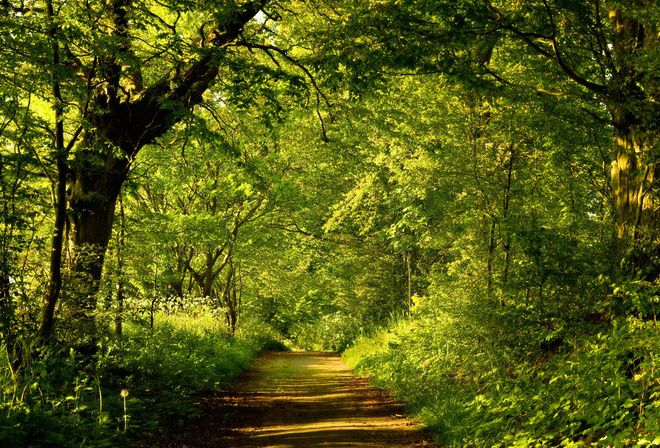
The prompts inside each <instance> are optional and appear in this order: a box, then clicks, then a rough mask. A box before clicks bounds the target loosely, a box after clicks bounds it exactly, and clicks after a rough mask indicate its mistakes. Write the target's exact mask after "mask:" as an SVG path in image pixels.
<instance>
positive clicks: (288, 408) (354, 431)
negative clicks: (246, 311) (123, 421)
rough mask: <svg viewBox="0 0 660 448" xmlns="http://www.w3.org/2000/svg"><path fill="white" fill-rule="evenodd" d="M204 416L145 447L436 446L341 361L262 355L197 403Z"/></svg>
mask: <svg viewBox="0 0 660 448" xmlns="http://www.w3.org/2000/svg"><path fill="white" fill-rule="evenodd" d="M199 402H200V404H202V405H203V406H205V408H206V409H205V413H204V417H203V418H201V419H199V420H197V421H194V422H191V423H190V424H189V425H187V426H184V427H183V428H172V429H171V430H170V431H169V432H168V433H167V434H166V435H165V436H162V437H160V438H157V439H152V440H148V441H143V442H142V443H141V444H140V445H139V446H141V447H145V448H146V447H158V448H174V447H176V448H198V447H200V448H201V447H205V448H206V447H214V448H234V447H236V448H238V447H248V448H253V447H260V448H264V447H271V448H289V447H310V448H311V447H325V448H339V447H347V446H349V447H397V448H412V447H432V446H435V445H433V444H432V443H431V442H430V441H429V439H428V438H426V437H425V436H424V434H422V433H421V431H420V426H419V424H418V423H417V422H415V421H412V420H410V419H408V418H406V417H405V416H404V414H403V407H402V406H401V405H400V404H398V403H396V402H395V401H393V400H392V399H391V398H390V397H389V396H388V395H387V394H386V393H385V392H383V391H379V390H376V389H374V388H373V387H371V386H370V385H369V383H368V380H366V379H365V378H360V377H357V376H355V375H354V374H353V373H352V370H351V368H350V367H348V366H346V365H345V364H344V363H343V362H342V360H341V358H340V357H338V356H337V355H335V354H331V353H321V352H314V353H310V352H303V353H301V352H271V353H266V354H264V355H263V356H262V357H261V358H260V359H259V361H258V362H257V363H256V365H255V367H254V368H252V369H251V370H249V371H247V372H246V373H245V374H244V375H243V376H242V377H241V378H240V380H239V381H238V383H237V384H236V386H235V387H234V388H233V389H232V390H230V391H227V392H224V393H220V392H218V393H213V394H209V395H206V396H202V397H200V398H199Z"/></svg>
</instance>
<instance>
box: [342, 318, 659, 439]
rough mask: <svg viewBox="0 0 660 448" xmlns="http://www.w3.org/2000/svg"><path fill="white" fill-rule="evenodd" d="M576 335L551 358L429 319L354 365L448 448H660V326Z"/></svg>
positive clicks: (379, 340)
mask: <svg viewBox="0 0 660 448" xmlns="http://www.w3.org/2000/svg"><path fill="white" fill-rule="evenodd" d="M436 317H437V316H436ZM459 333H460V334H459ZM569 335H570V332H569V331H565V332H564V335H563V338H562V343H561V344H557V345H556V346H551V347H548V346H544V347H542V348H539V347H538V346H537V347H536V348H534V346H533V345H531V344H530V345H528V346H525V344H524V343H520V345H518V344H519V343H515V344H512V343H511V342H512V341H509V342H507V343H503V342H502V341H498V343H493V342H492V339H491V340H490V342H489V339H488V338H484V337H481V336H479V333H478V332H477V331H472V330H471V329H466V328H463V329H457V326H456V325H452V324H451V322H448V321H442V319H438V318H430V317H428V316H424V317H418V318H416V319H413V320H403V321H399V322H397V323H396V324H395V325H394V326H393V327H391V328H390V329H389V330H388V331H387V332H381V333H378V334H376V335H374V336H373V337H371V338H362V339H361V340H358V341H357V342H356V344H355V345H354V346H353V347H351V348H350V349H349V350H347V351H346V352H345V353H344V359H346V360H347V362H348V363H349V364H351V365H353V366H356V367H357V369H358V370H359V371H361V372H362V373H365V374H369V375H372V376H373V380H374V382H375V383H376V385H378V386H380V387H384V388H387V389H389V390H391V391H393V392H394V394H395V395H396V396H397V397H398V398H399V399H400V400H402V401H404V402H406V403H407V404H408V406H409V410H410V412H411V413H413V414H415V415H416V416H417V417H419V418H420V419H421V420H422V421H423V422H424V423H425V424H426V425H427V427H428V428H429V430H431V431H432V432H434V433H435V434H436V435H437V438H438V441H439V443H440V444H441V445H442V446H452V447H474V446H480V447H545V446H565V447H582V446H607V447H624V446H658V445H660V423H659V422H660V400H659V398H660V369H659V362H660V359H659V358H658V348H659V347H660V331H659V329H658V326H657V324H656V323H655V322H654V321H648V320H641V319H639V318H634V317H628V318H617V319H613V320H612V321H611V322H609V323H608V324H605V325H602V326H600V327H592V328H591V329H590V331H588V332H584V331H583V332H580V331H575V332H573V336H572V337H570V336H569ZM459 336H461V337H459Z"/></svg>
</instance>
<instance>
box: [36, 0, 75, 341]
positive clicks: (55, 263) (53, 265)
mask: <svg viewBox="0 0 660 448" xmlns="http://www.w3.org/2000/svg"><path fill="white" fill-rule="evenodd" d="M46 16H47V19H48V22H49V30H48V33H49V37H50V39H51V45H52V47H51V50H52V55H51V56H52V61H53V67H56V68H59V65H60V49H59V42H58V37H57V28H56V26H55V23H54V11H53V2H52V1H47V2H46ZM51 81H52V86H51V88H52V94H53V106H54V110H55V141H54V143H55V155H56V157H57V181H56V182H57V186H56V197H55V204H54V206H55V224H54V225H53V239H52V242H51V250H50V266H49V279H48V288H47V289H46V294H45V296H44V304H43V308H42V315H41V326H40V328H39V338H40V339H41V340H46V339H48V338H49V337H50V336H51V335H52V333H53V326H54V322H55V305H56V304H57V301H58V299H59V297H60V292H61V290H62V247H63V241H64V222H65V218H66V185H67V172H68V165H67V157H68V151H67V150H66V149H65V147H64V121H63V120H64V102H63V101H62V94H61V91H60V80H59V79H58V77H57V74H56V73H54V74H53V78H52V80H51Z"/></svg>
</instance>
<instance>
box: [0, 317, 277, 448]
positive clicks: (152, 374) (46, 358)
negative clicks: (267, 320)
mask: <svg viewBox="0 0 660 448" xmlns="http://www.w3.org/2000/svg"><path fill="white" fill-rule="evenodd" d="M154 321H155V324H154V327H153V328H149V325H145V324H144V323H142V324H140V323H137V322H133V323H127V324H125V325H124V331H123V336H122V337H121V338H119V337H117V336H115V335H110V334H108V335H106V336H103V337H100V338H99V339H98V342H97V345H96V347H94V349H93V351H94V352H95V353H93V354H90V353H84V351H82V350H76V349H74V348H70V347H63V346H61V347H60V348H55V346H53V345H51V346H44V347H36V346H28V345H25V346H23V347H22V350H23V352H24V353H31V355H30V358H29V359H24V360H23V362H22V363H21V364H20V365H19V364H18V363H17V361H16V359H13V358H12V355H11V354H10V353H11V351H8V350H7V347H6V345H5V346H2V347H1V353H2V358H3V359H2V365H1V367H0V385H1V387H2V388H1V389H0V390H1V392H2V400H1V402H0V446H7V447H9V446H11V447H24V448H29V447H34V448H37V447H38V448H46V447H53V448H55V447H57V448H65V447H117V446H125V445H127V444H128V443H129V440H130V439H131V438H133V437H145V436H148V435H150V434H157V433H160V432H162V431H163V429H164V428H165V426H166V425H168V426H171V425H174V426H176V425H177V424H179V425H183V424H184V423H185V422H186V420H188V419H191V418H194V417H196V416H198V415H199V413H200V410H199V409H198V408H196V407H195V406H194V404H193V398H194V396H195V394H197V393H199V392H201V391H208V390H219V389H221V388H223V387H225V386H227V385H228V384H230V383H231V382H232V381H233V380H234V379H235V378H236V377H237V376H238V375H239V374H240V373H241V372H242V371H243V370H244V369H246V368H247V367H248V366H249V365H250V361H251V360H252V359H253V358H254V357H255V356H256V355H257V354H258V353H259V352H260V351H262V350H264V349H266V348H269V347H273V346H274V345H273V344H275V345H277V343H276V342H275V339H274V337H273V335H274V333H273V332H272V331H271V330H269V329H268V328H267V327H266V326H264V325H261V324H259V323H258V322H251V323H250V324H249V325H245V329H244V330H243V329H241V330H239V331H238V332H237V334H236V335H235V336H230V335H229V334H228V333H227V332H226V330H225V329H224V328H221V327H222V326H221V325H219V324H218V321H217V319H216V318H214V317H213V316H212V315H211V314H210V313H205V312H203V311H201V312H191V311H187V312H186V313H179V314H171V315H167V314H164V313H158V314H156V316H155V319H154ZM278 347H279V345H278ZM87 349H89V347H88V348H87Z"/></svg>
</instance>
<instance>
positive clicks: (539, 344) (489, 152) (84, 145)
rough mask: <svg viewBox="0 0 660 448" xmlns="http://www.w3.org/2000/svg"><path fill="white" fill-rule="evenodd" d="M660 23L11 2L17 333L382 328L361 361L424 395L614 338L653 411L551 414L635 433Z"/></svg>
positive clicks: (337, 335) (108, 1)
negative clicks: (429, 387) (203, 316)
mask: <svg viewBox="0 0 660 448" xmlns="http://www.w3.org/2000/svg"><path fill="white" fill-rule="evenodd" d="M658 23H660V9H659V7H658V5H657V4H656V2H651V1H648V0H612V1H599V0H588V1H584V2H569V1H564V0H530V1H523V2H513V3H512V2H508V1H499V0H498V1H485V0H469V1H448V0H424V1H410V0H378V1H375V0H374V1H354V0H332V1H326V2H320V1H316V0H313V1H297V0H285V1H269V0H259V1H248V0H236V1H221V2H207V1H199V0H89V1H85V2H70V1H68V2H67V1H61V0H20V1H18V0H0V192H1V194H0V216H1V217H2V219H1V221H0V222H1V224H2V233H1V236H0V334H1V335H2V340H3V347H4V348H5V349H6V350H7V351H8V353H9V354H10V357H14V359H15V365H16V366H20V365H21V363H22V362H24V363H28V362H29V360H30V359H32V358H31V355H32V354H31V353H28V352H29V351H30V350H28V349H26V348H25V347H23V345H22V344H23V343H24V341H27V340H30V341H35V340H37V341H39V342H38V344H37V345H38V346H39V347H41V349H43V350H46V348H47V347H62V346H65V347H75V348H77V349H80V350H83V351H84V350H90V351H91V352H94V351H95V350H97V349H98V344H99V341H101V340H103V338H105V337H110V336H109V335H113V336H112V337H115V336H116V337H121V334H122V324H125V323H129V324H133V323H137V324H139V325H146V326H150V327H153V326H154V321H155V320H157V319H158V316H160V315H162V313H165V314H168V315H176V313H178V312H188V311H189V310H190V309H193V308H194V309H202V308H203V309H204V310H206V311H208V312H210V313H211V314H212V315H213V316H214V319H216V320H217V322H219V323H221V324H219V325H220V326H221V327H222V328H223V329H224V330H223V331H226V332H227V333H228V334H231V335H233V334H235V333H237V332H238V333H240V331H241V326H242V322H247V323H246V324H245V325H254V326H255V328H269V331H272V332H273V333H275V334H277V335H279V337H280V338H281V339H282V340H285V341H288V342H289V343H291V344H293V345H296V346H298V347H301V348H306V349H312V348H313V349H331V350H335V351H344V350H346V349H347V348H348V347H349V346H355V344H356V341H361V340H362V341H364V340H366V339H365V338H368V337H371V336H373V335H375V334H379V331H385V330H384V329H387V328H389V329H390V333H388V334H389V335H390V336H388V337H392V338H394V339H393V340H391V341H389V342H390V343H391V344H390V346H388V347H389V348H388V349H387V350H386V349H383V350H382V351H381V352H379V353H380V355H378V356H381V357H380V358H378V356H377V355H373V354H372V355H373V356H372V357H370V358H369V357H367V361H365V363H366V364H365V365H367V368H368V367H369V362H371V363H372V364H371V367H373V366H378V365H380V366H381V367H382V366H385V368H390V367H391V366H395V365H398V366H401V365H404V364H405V365H404V367H405V368H410V369H413V370H414V369H417V367H411V366H412V365H413V364H414V363H417V364H419V365H424V369H422V370H421V371H418V370H414V371H415V375H418V376H416V377H415V378H416V379H415V381H418V382H417V383H413V384H412V385H410V384H409V383H407V381H408V380H406V379H403V378H398V379H397V377H396V375H395V374H392V375H390V377H391V381H393V382H394V383H395V386H396V387H401V388H406V387H410V388H411V389H410V390H407V391H406V392H405V393H407V394H408V395H411V394H412V395H414V394H415V393H414V390H415V387H416V386H415V385H419V384H427V383H425V382H424V381H426V380H424V375H426V370H425V369H426V367H427V366H429V365H434V363H441V364H442V365H443V366H445V367H446V366H450V365H451V363H452V362H453V361H452V360H451V358H452V356H453V357H454V358H460V361H457V364H458V366H457V368H456V372H452V371H451V368H450V367H446V368H444V367H443V369H444V370H442V369H439V370H437V371H438V372H440V373H438V375H437V376H435V377H433V379H429V383H428V384H431V383H432V382H433V381H436V382H437V384H436V383H434V384H436V386H437V388H438V390H449V389H450V388H451V387H450V385H451V384H454V383H455V384H460V385H461V387H463V388H464V389H462V390H467V389H470V388H472V387H473V385H467V383H466V381H467V380H465V378H467V377H471V378H477V379H479V378H480V379H481V380H483V382H484V384H486V383H487V384H488V387H490V385H491V384H495V383H494V382H496V381H499V379H501V378H506V381H508V380H511V378H513V376H515V375H516V374H515V373H511V372H512V370H511V369H510V367H511V365H512V363H514V362H516V360H520V359H530V360H531V361H530V363H532V364H530V365H528V367H529V368H530V369H532V368H534V367H533V366H537V367H538V368H539V369H542V367H540V366H546V365H553V364H552V363H553V362H555V361H554V360H556V359H560V358H558V356H563V355H564V354H566V356H569V355H570V356H577V357H578V358H579V359H580V360H581V361H580V362H583V361H584V359H585V357H586V355H585V353H591V352H590V350H592V349H593V347H595V346H596V345H598V344H601V343H602V344H606V343H605V342H602V339H599V338H606V337H611V340H612V341H613V340H616V341H617V342H616V344H618V345H616V347H615V349H613V353H614V352H615V353H616V355H612V356H613V358H612V359H605V358H602V359H601V358H598V359H599V362H600V366H609V367H612V366H614V365H615V364H616V366H614V367H612V368H613V369H614V370H616V371H617V372H619V370H621V369H623V370H621V372H623V373H621V372H619V373H621V375H619V376H617V378H615V379H613V380H612V381H615V380H616V381H619V380H620V381H621V382H622V383H621V384H623V382H626V381H628V380H630V381H636V380H637V379H639V378H641V375H648V376H649V382H648V384H647V383H645V385H644V386H643V387H642V386H639V384H638V383H634V384H633V383H629V382H628V383H625V384H626V385H627V386H626V387H629V388H630V390H629V394H630V397H631V400H632V401H633V402H634V404H635V406H637V407H638V410H639V411H638V412H637V413H636V414H635V415H632V414H631V415H629V416H627V417H625V418H626V419H628V420H629V421H628V420H626V421H627V422H628V423H625V424H624V423H621V422H623V420H621V421H619V423H616V424H615V423H612V422H613V421H614V417H612V419H611V420H608V422H600V421H599V422H593V421H589V420H588V419H587V418H586V417H585V418H584V419H583V420H580V419H579V418H578V417H576V416H575V415H577V414H575V415H573V414H571V413H570V412H573V411H575V412H576V413H580V412H583V410H582V409H583V408H581V407H579V406H578V404H576V403H577V401H579V398H575V400H576V403H572V404H567V403H563V404H561V405H559V404H557V409H564V410H566V409H571V411H568V410H566V414H562V415H564V417H565V418H566V419H567V420H566V421H570V424H572V425H574V426H575V428H577V427H579V428H581V429H580V430H579V431H578V430H577V429H575V428H574V427H571V428H573V429H575V431H573V429H571V431H573V433H571V434H568V433H564V432H562V431H563V430H561V429H560V428H559V429H558V428H550V429H548V431H550V432H552V431H555V432H554V433H553V434H555V433H561V440H562V441H567V440H569V439H570V440H572V441H573V442H575V441H576V440H577V441H578V442H580V443H582V442H584V443H585V444H586V443H587V442H588V441H590V440H591V437H593V440H600V439H598V437H604V436H605V435H611V434H612V433H613V432H616V431H624V429H622V428H624V426H625V428H627V429H625V431H632V429H631V428H637V429H638V430H639V434H638V435H636V436H634V437H637V438H636V439H635V441H636V442H635V443H637V441H640V440H642V438H643V437H646V435H648V434H647V433H651V432H652V429H648V430H645V429H644V428H646V426H645V425H649V426H648V427H649V428H651V426H650V423H646V421H645V419H646V417H645V415H644V412H642V408H643V407H644V406H650V404H648V403H647V401H645V400H647V398H646V397H648V395H649V393H650V392H651V389H652V388H651V386H650V385H649V384H655V383H654V382H655V381H657V376H654V375H655V373H653V369H650V370H649V369H648V368H646V367H645V366H646V365H652V364H653V362H655V361H654V360H655V357H654V356H655V355H654V354H653V352H652V350H651V349H650V348H649V347H651V342H649V341H650V340H651V339H652V337H651V330H650V328H651V325H652V324H651V323H652V322H653V323H654V322H655V317H656V306H657V300H658V299H657V287H658V281H659V280H660V279H659V274H660V263H659V262H658V260H659V258H658V257H659V256H660V253H659V249H658V247H660V246H659V245H658V242H659V238H660V233H659V231H660V212H659V210H660V204H659V202H660V194H659V192H658V183H657V178H658V176H659V175H660V171H658V170H660V163H659V161H660V158H659V157H660V152H659V148H660V146H659V141H660V140H659V139H658V137H659V136H660V108H659V107H658V104H660V103H659V102H660V90H659V89H660V87H658V79H659V77H660V42H659V41H658V36H659V34H658V32H659V30H658ZM195 307H198V308H195ZM159 313H161V314H159ZM191 313H193V314H194V313H197V311H192V312H191ZM254 322H259V325H257V324H255V323H254ZM261 325H263V327H262V326H261ZM621 328H624V330H619V329H621ZM636 328H639V329H640V330H639V331H640V336H639V341H642V342H639V341H636V342H633V341H631V340H630V339H628V338H629V336H630V334H633V333H634V332H635V329H636ZM627 332H629V333H627ZM624 333H625V334H626V335H625V336H624ZM603 335H610V336H603ZM383 337H384V336H383ZM396 338H398V339H396ZM590 338H592V339H590ZM617 338H618V339H617ZM395 339H396V340H395ZM583 340H588V341H591V342H589V343H586V342H584V344H586V345H581V344H583ZM594 341H596V342H594ZM599 341H600V342H599ZM406 344H408V345H406ZM443 344H444V345H443ZM589 344H591V345H589ZM612 344H614V342H612ZM358 345H359V344H358ZM21 347H23V348H21ZM44 347H46V348H44ZM90 347H91V348H90ZM94 347H96V348H94ZM402 347H403V348H402ZM406 347H408V348H406ZM379 350H380V349H379ZM388 350H389V351H388ZM406 350H407V351H406ZM443 350H444V353H445V355H446V356H445V355H443V354H442V353H443ZM435 352H437V354H435V355H431V354H430V353H435ZM383 353H386V354H385V355H383ZM450 354H451V355H452V356H450ZM388 357H389V358H388ZM397 357H398V358H397ZM406 357H407V358H406ZM617 357H618V358H617ZM404 358H406V361H405V362H404V361H403V359H404ZM614 358H616V359H614ZM629 358H630V359H629ZM571 359H572V358H571ZM635 360H638V361H635ZM408 362H409V363H410V364H406V363H408ZM562 362H563V361H562ZM566 362H570V361H566ZM397 363H399V364H397ZM534 363H536V364H534ZM557 363H560V362H559V361H557ZM644 363H646V364H644ZM619 364H621V365H622V366H623V367H621V365H619ZM640 365H641V367H640ZM530 366H532V367H530ZM553 366H554V365H553ZM557 366H559V364H557ZM557 366H555V367H556V368H557V369H559V370H561V367H557ZM12 368H13V367H12ZM374 368H375V367H374ZM553 368H554V367H553ZM507 369H509V370H507ZM617 369H619V370H617ZM626 369H628V370H626ZM404 370H405V369H404ZM568 370H570V369H568V368H567V369H566V370H562V372H564V373H566V375H573V374H574V373H575V372H572V371H571V372H568ZM603 371H605V367H603ZM567 372H568V373H567ZM625 372H628V373H625ZM649 372H651V373H649ZM518 373H520V372H518ZM575 374H581V373H579V372H578V373H575ZM584 374H585V375H586V373H584ZM592 374H593V375H594V378H595V377H596V376H597V375H596V374H595V373H593V372H591V371H590V373H588V375H592ZM498 375H502V377H500V376H498ZM507 375H508V376H507ZM520 375H521V376H524V375H523V374H520ZM617 375H618V374H617ZM532 376H533V375H532V374H530V378H529V381H530V382H531V381H535V378H532ZM559 377H560V376H557V377H556V378H559ZM420 378H421V379H420ZM556 378H555V379H554V380H550V381H551V382H555V381H559V380H557V379H556ZM623 378H626V379H625V380H624V379H623ZM489 381H494V382H489ZM502 381H503V382H502V384H505V383H506V385H511V383H507V382H506V381H505V380H502ZM452 382H454V383H452ZM498 384H499V383H498ZM534 384H536V383H534ZM576 384H577V383H576ZM573 386H574V385H573ZM573 386H572V385H570V384H568V385H566V387H567V388H569V389H570V387H573ZM637 386H639V388H638V389H635V387H637ZM493 387H494V386H493ZM503 387H505V386H503ZM507 387H508V386H507ZM511 387H513V386H511ZM530 387H531V386H530ZM535 387H536V386H535ZM539 387H540V386H539ZM443 388H444V389H443ZM484 388H486V386H484ZM470 390H472V389H470ZM489 390H490V389H489ZM511 390H513V389H511ZM544 391H545V392H547V390H545V389H544ZM427 392H428V391H427ZM477 392H478V391H477ZM545 392H543V393H545ZM428 393H429V394H430V393H431V392H428ZM493 393H494V392H493ZM654 393H655V392H654ZM512 394H513V392H512ZM539 394H540V395H542V393H541V392H539V393H538V394H537V397H538V396H540V395H539ZM492 396H495V395H489V397H492ZM511 396H513V395H511ZM509 398H510V397H509ZM511 399H512V400H513V398H511ZM555 404H556V403H555ZM619 404H621V403H619ZM475 406H476V407H475V408H474V409H476V410H475V411H474V412H475V414H473V415H472V417H474V416H475V415H480V416H482V417H483V418H484V419H487V418H489V417H487V416H486V417H484V416H483V415H482V414H479V412H481V411H480V410H479V409H480V408H478V406H477V405H476V404H475ZM539 406H542V405H541V404H540V405H539ZM608 406H609V405H608ZM575 409H579V411H578V410H575ZM445 411H447V409H445ZM454 411H455V410H454ZM454 411H452V412H454ZM592 411H593V410H589V411H588V412H592ZM429 412H430V411H429ZM443 412H444V411H443ZM447 412H449V411H447ZM503 412H504V411H503ZM507 412H508V411H507ZM525 412H529V413H530V415H531V413H532V410H529V409H527V410H526V411H525ZM557 412H558V413H560V412H563V411H560V410H557ZM585 412H587V411H585ZM594 412H595V411H594ZM521 413H522V411H521ZM525 415H527V414H525ZM652 415H657V414H652ZM472 417H471V418H472ZM474 418H475V419H474V420H473V421H477V419H476V417H474ZM622 418H623V417H622ZM468 420H469V419H467V420H466V421H468ZM578 420H579V421H578ZM484 421H485V420H484ZM489 421H490V420H489ZM525 421H526V420H525ZM580 422H581V423H580ZM491 423H492V422H491ZM492 424H493V425H494V426H493V427H494V428H495V427H497V429H493V431H494V433H493V434H496V433H497V431H504V430H502V429H501V428H500V427H499V426H497V425H496V424H495V423H492ZM525 424H527V423H520V425H522V426H524V425H525ZM599 425H600V426H599ZM608 425H609V426H608ZM617 425H618V426H617ZM626 425H627V426H626ZM514 426H515V425H514ZM482 429H483V428H482ZM491 429H492V428H491ZM546 429H547V428H546ZM592 429H593V431H592ZM447 431H449V430H448V429H447ZM484 431H485V432H484V433H488V431H489V430H486V429H484ZM512 431H513V430H512ZM521 431H522V430H521ZM580 431H582V433H580V434H581V435H580V434H578V433H579V432H580ZM585 431H586V432H588V434H587V433H585ZM589 431H591V432H589ZM488 434H490V433H488ZM497 434H499V433H497ZM507 434H508V433H507ZM516 434H518V435H515V436H512V437H513V439H511V440H513V441H510V442H511V443H510V444H511V445H512V446H513V445H515V443H518V442H520V441H521V440H522V438H521V437H522V436H520V437H519V433H516ZM491 436H492V437H497V436H496V435H492V434H491V435H490V436H488V437H491ZM447 437H448V439H446V440H449V441H451V443H454V444H460V443H463V444H466V445H470V444H473V445H479V443H480V441H483V440H486V439H478V436H475V437H476V438H474V439H460V437H458V436H456V437H454V436H452V437H454V438H451V437H449V436H447ZM484 437H486V436H484ZM516 437H518V438H516ZM627 437H628V439H625V438H622V439H621V440H632V439H631V437H633V436H631V435H630V434H629V435H628V436H627ZM486 438H487V437H486ZM459 439H460V440H463V442H460V443H459ZM514 439H515V440H514ZM0 440H1V439H0ZM488 440H491V439H488ZM493 440H494V439H493ZM507 440H508V439H507ZM549 440H550V441H556V440H555V439H553V438H549ZM557 440H559V439H557ZM585 440H586V441H587V442H585ZM603 440H605V439H603ZM607 440H609V439H607ZM546 442H548V443H550V442H549V441H548V440H546ZM573 442H571V443H573ZM578 442H575V443H578ZM507 443H509V442H507ZM521 443H522V442H521ZM553 443H554V442H553ZM557 443H559V442H558V441H557ZM562 443H563V442H562ZM566 443H568V442H566ZM594 443H596V442H594ZM608 443H609V442H608ZM621 443H623V442H621ZM631 443H632V442H631ZM639 443H641V442H639ZM521 446H522V445H521ZM570 446H573V445H570ZM575 446H577V445H575ZM616 446H619V445H616ZM621 446H623V445H621Z"/></svg>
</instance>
